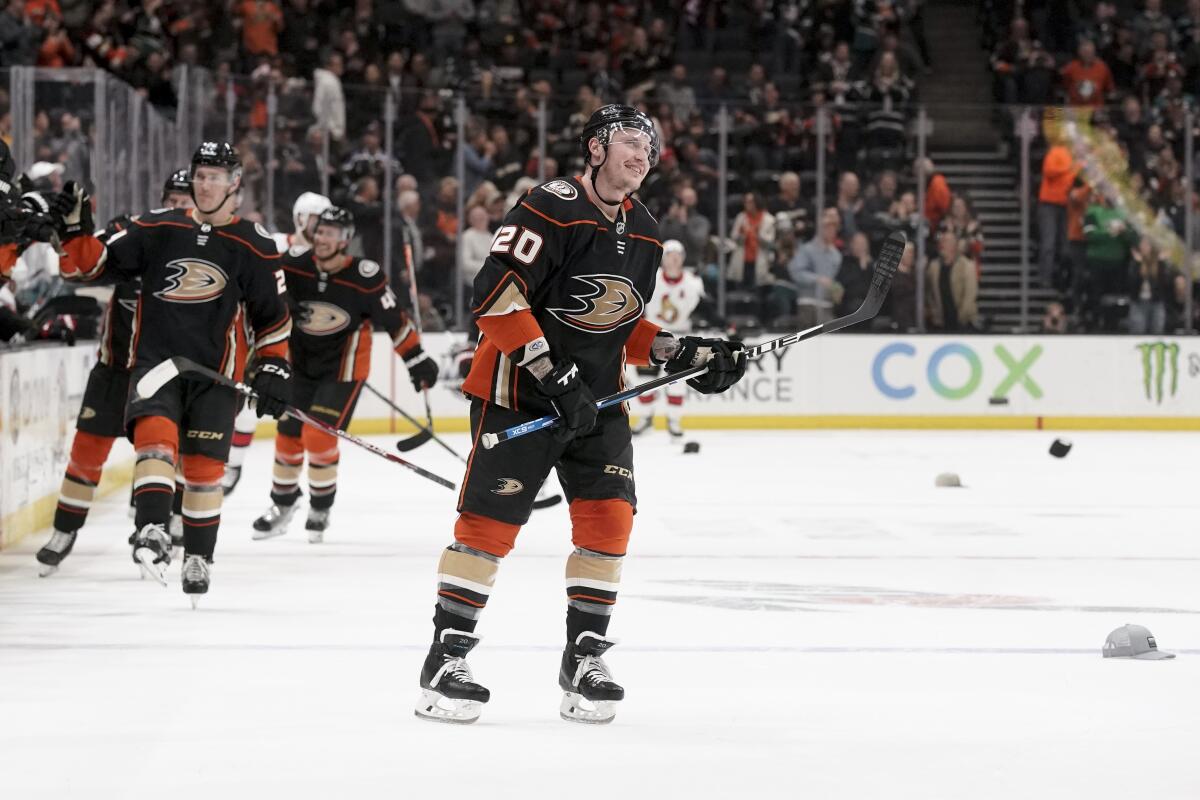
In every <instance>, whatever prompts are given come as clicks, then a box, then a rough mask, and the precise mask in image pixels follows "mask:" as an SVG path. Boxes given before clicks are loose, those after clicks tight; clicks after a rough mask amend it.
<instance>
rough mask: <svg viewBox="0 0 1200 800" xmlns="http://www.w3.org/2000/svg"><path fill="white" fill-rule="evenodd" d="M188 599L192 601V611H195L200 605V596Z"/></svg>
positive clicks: (192, 596) (191, 596)
mask: <svg viewBox="0 0 1200 800" xmlns="http://www.w3.org/2000/svg"><path fill="white" fill-rule="evenodd" d="M188 599H189V600H191V601H192V611H195V610H196V609H197V608H198V607H199V605H200V595H198V594H191V595H188Z"/></svg>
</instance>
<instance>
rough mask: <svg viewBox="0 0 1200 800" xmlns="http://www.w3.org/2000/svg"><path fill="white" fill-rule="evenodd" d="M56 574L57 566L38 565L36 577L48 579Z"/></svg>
mask: <svg viewBox="0 0 1200 800" xmlns="http://www.w3.org/2000/svg"><path fill="white" fill-rule="evenodd" d="M56 572H58V564H39V565H38V577H39V578H49V577H50V576H51V575H53V574H54V573H56Z"/></svg>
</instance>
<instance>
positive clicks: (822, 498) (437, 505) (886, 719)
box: [0, 431, 1200, 800]
mask: <svg viewBox="0 0 1200 800" xmlns="http://www.w3.org/2000/svg"><path fill="white" fill-rule="evenodd" d="M689 438H692V439H694V440H696V441H699V442H700V443H701V444H702V451H701V453H700V454H699V455H682V454H680V452H679V450H678V449H677V448H675V447H673V446H671V445H670V444H669V443H668V442H667V441H666V436H665V434H663V433H661V432H659V433H657V434H654V435H652V436H651V437H650V439H649V440H643V441H639V443H638V446H637V453H636V467H635V472H636V477H637V481H638V494H639V496H640V505H639V513H638V516H637V519H636V522H635V530H634V536H633V541H632V543H631V548H630V555H629V558H628V559H626V564H625V570H624V578H623V583H622V591H621V594H620V599H619V601H618V606H617V612H616V616H615V617H614V622H613V625H612V628H611V630H610V633H611V634H612V635H614V636H615V637H617V638H619V639H620V640H621V644H620V645H619V646H617V647H616V648H614V649H613V650H612V652H611V654H610V656H609V657H608V662H609V664H610V665H611V666H612V668H613V670H614V672H615V675H616V677H617V679H618V680H619V681H620V682H621V683H623V684H624V685H625V686H626V689H627V699H626V701H625V702H624V703H622V704H621V706H620V711H619V713H618V716H617V719H616V721H615V722H614V723H613V724H612V725H610V726H606V727H604V726H597V727H592V726H584V725H572V724H570V723H567V722H563V721H561V720H560V719H559V718H558V700H559V697H560V692H559V690H558V687H557V684H556V673H557V668H558V659H559V655H560V652H561V648H562V639H563V616H564V608H565V595H564V591H563V580H562V574H563V564H564V560H565V557H566V555H567V553H568V552H569V549H570V544H569V526H568V519H567V513H566V507H565V505H560V506H558V507H556V508H554V509H550V510H547V511H541V512H535V515H534V518H533V520H532V521H531V522H530V524H529V525H528V526H527V527H526V528H525V529H524V531H523V532H522V534H521V537H520V539H519V540H518V545H517V550H516V551H515V552H514V553H513V554H512V555H511V556H509V557H508V558H507V559H505V561H504V564H503V565H502V567H501V571H500V576H499V578H498V580H497V583H496V588H495V592H494V594H493V595H492V601H491V603H490V604H489V606H488V609H487V612H486V614H485V616H484V618H483V620H482V622H481V625H480V628H479V630H480V632H481V633H482V634H483V635H484V639H483V642H482V644H481V645H480V646H479V647H478V648H477V649H476V651H475V652H474V653H473V654H472V657H471V665H472V667H473V668H474V671H475V674H476V677H477V678H478V679H479V680H480V681H481V682H482V683H484V684H485V685H487V686H488V687H489V688H491V690H492V697H493V700H492V702H491V703H489V704H488V705H487V706H485V708H484V714H483V718H482V719H481V720H480V722H479V723H478V724H476V725H473V726H451V725H439V724H435V723H429V722H424V721H420V720H418V719H416V718H415V717H414V716H413V714H412V707H413V704H414V702H415V700H416V698H417V693H418V692H417V672H418V670H419V667H420V663H421V660H422V658H423V656H424V653H425V652H426V650H427V648H428V641H429V638H430V631H431V625H430V617H431V615H432V609H433V601H434V588H435V577H434V574H435V567H436V565H437V560H438V556H439V553H440V551H441V549H442V548H443V547H444V546H445V545H446V544H448V543H449V542H450V540H451V539H450V537H451V526H452V523H453V519H454V510H453V503H454V496H453V494H452V493H450V492H448V491H445V490H444V489H441V488H439V487H437V486H436V485H433V484H427V483H425V482H423V481H422V480H420V479H419V478H416V477H415V476H412V475H410V474H409V473H407V472H406V471H405V470H403V469H400V468H398V467H395V466H393V465H390V464H387V463H386V462H384V461H382V460H380V459H378V458H376V457H374V456H372V455H371V454H369V453H367V452H365V451H362V450H358V449H356V448H354V447H352V446H347V447H344V448H343V457H342V472H341V475H342V480H341V487H340V490H339V495H338V502H337V506H336V507H335V510H334V517H333V527H332V528H331V530H330V531H329V533H328V534H327V537H326V543H324V544H321V545H310V544H308V543H307V541H306V539H305V536H304V531H303V519H302V513H303V512H301V515H298V517H297V520H296V521H294V522H293V530H292V532H291V533H290V534H289V535H288V536H286V537H284V538H282V539H276V540H272V541H266V542H253V541H251V540H250V536H249V533H250V522H251V521H252V520H253V518H254V517H255V516H257V514H259V513H260V512H261V511H262V510H263V509H264V508H265V506H266V504H267V502H268V498H267V491H268V484H269V473H270V463H271V450H270V443H269V442H266V441H259V442H256V443H255V445H254V447H253V449H252V450H251V452H250V454H249V457H248V459H247V465H246V473H245V476H244V478H243V480H242V483H241V485H240V486H239V487H238V490H237V492H236V493H235V494H234V495H233V496H232V497H231V498H229V501H228V503H227V506H226V510H225V514H224V521H223V525H222V528H221V538H220V541H219V544H218V550H217V559H216V563H215V565H214V573H213V587H212V591H211V593H210V594H209V595H208V596H207V597H206V598H205V599H204V600H203V601H202V603H201V606H200V608H199V610H197V611H193V610H191V608H190V605H189V603H188V601H187V600H186V599H185V597H184V596H183V594H182V593H181V592H180V590H179V586H178V581H179V575H178V560H177V561H176V563H175V564H174V565H173V566H172V569H171V573H170V587H169V588H167V589H163V588H161V587H159V586H158V585H156V584H152V583H150V582H143V581H139V580H138V579H137V570H136V569H135V568H134V567H133V565H132V564H131V563H130V560H129V549H128V546H127V545H126V544H125V540H126V537H127V536H128V534H129V532H130V530H131V528H132V523H131V522H130V521H129V520H128V519H127V517H126V515H125V507H124V500H125V498H124V497H122V496H119V495H113V496H110V497H108V498H107V499H106V500H105V501H103V502H102V503H100V504H99V505H98V506H97V507H96V509H95V510H94V511H93V516H92V520H91V522H90V523H89V525H88V527H87V528H85V529H84V531H83V533H82V534H81V536H80V539H79V542H78V544H77V546H76V548H75V552H74V554H73V555H72V556H71V557H70V558H69V559H68V561H67V562H66V563H65V565H64V567H63V569H62V570H61V571H60V572H59V573H58V574H57V575H55V576H53V577H50V578H46V579H39V578H38V577H37V569H36V566H37V565H36V563H35V562H34V559H33V553H34V551H35V550H36V548H37V547H38V546H40V545H41V544H42V543H43V542H44V540H45V538H46V537H45V536H44V535H39V536H35V537H31V538H30V539H27V540H26V541H25V542H23V543H22V544H21V545H20V546H19V547H17V548H14V549H13V550H12V551H10V552H4V553H0V795H2V796H4V797H6V798H9V797H11V798H14V799H15V798H65V797H82V798H87V800H94V798H151V797H155V798H161V797H167V798H172V800H177V799H182V798H215V799H216V800H234V799H236V798H264V797H287V798H289V799H292V798H323V799H324V798H341V797H348V798H376V797H379V798H384V797H386V798H402V797H429V796H433V795H432V794H430V793H433V792H436V793H437V796H439V797H459V796H464V797H489V798H491V797H502V798H509V797H514V798H515V797H524V798H529V797H553V798H563V797H567V798H569V797H576V796H589V797H615V798H620V797H626V798H628V797H639V798H640V797H654V798H663V797H684V798H740V797H749V796H770V797H788V798H793V797H794V798H910V797H911V798H926V799H927V798H1087V799H1088V800H1096V799H1097V798H1110V797H1111V798H1117V797H1130V796H1136V797H1141V798H1155V799H1156V800H1167V799H1168V798H1170V799H1174V798H1196V797H1200V759H1198V758H1197V752H1198V748H1200V669H1198V668H1197V667H1198V666H1200V534H1198V533H1197V521H1196V509H1197V507H1198V506H1200V489H1198V486H1200V482H1198V481H1197V467H1196V464H1197V461H1198V459H1197V455H1198V454H1200V437H1198V436H1196V435H1191V434H1182V433H1170V434H1166V433H1164V434H1117V433H1080V434H1076V435H1074V436H1073V439H1074V444H1075V446H1074V450H1073V451H1072V452H1071V453H1070V455H1069V456H1067V458H1065V459H1062V460H1059V459H1054V458H1051V457H1050V456H1049V455H1048V454H1047V448H1048V446H1049V444H1050V442H1051V441H1052V440H1053V438H1054V435H1053V434H1050V433H1012V432H987V433H983V432H882V431H881V432H843V431H834V432H704V431H702V432H697V433H695V434H694V435H692V436H690V437H689ZM394 439H395V437H379V438H378V441H379V442H380V443H381V444H383V445H384V446H386V447H389V448H390V447H391V444H392V442H393V441H394ZM447 439H448V440H449V441H450V442H451V443H452V444H453V445H454V446H456V447H460V448H461V449H462V450H463V451H464V452H465V451H466V449H467V440H466V437H465V436H464V435H458V436H448V437H447ZM412 458H413V459H414V460H415V461H418V462H419V463H421V464H422V465H423V466H427V467H428V468H430V469H433V470H435V471H440V472H442V473H443V474H445V475H446V476H448V477H452V478H453V479H454V480H458V479H459V478H460V477H461V466H460V465H459V464H458V462H456V461H454V460H453V459H452V458H451V457H450V456H449V455H448V454H446V453H445V452H444V451H441V450H440V449H439V448H437V446H436V445H433V444H429V445H426V446H425V447H422V448H421V449H419V450H417V451H415V452H414V453H413V454H412ZM946 471H953V472H956V473H958V474H959V475H960V476H961V478H962V481H963V483H964V484H965V488H961V489H945V488H940V489H939V488H934V477H935V476H936V475H937V474H938V473H940V472H946ZM551 480H552V481H554V479H553V478H552V479H551ZM555 483H556V482H555ZM1128 622H1135V623H1139V624H1142V625H1145V626H1147V627H1149V628H1150V630H1151V631H1152V632H1153V633H1154V634H1155V635H1156V637H1157V639H1158V642H1159V646H1160V648H1162V649H1164V650H1169V651H1173V652H1175V653H1178V655H1179V657H1178V658H1176V659H1174V660H1172V661H1158V662H1145V661H1129V660H1106V659H1102V658H1101V656H1100V647H1101V645H1102V644H1103V642H1104V638H1105V636H1106V635H1107V633H1108V632H1109V631H1110V630H1112V629H1113V628H1116V627H1118V626H1120V625H1122V624H1124V623H1128ZM766 793H769V794H766Z"/></svg>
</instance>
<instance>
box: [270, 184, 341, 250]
mask: <svg viewBox="0 0 1200 800" xmlns="http://www.w3.org/2000/svg"><path fill="white" fill-rule="evenodd" d="M332 207H333V203H332V202H331V201H330V200H329V198H328V197H326V196H325V195H323V194H317V193H316V192H305V193H304V194H302V195H300V196H299V197H297V198H296V202H295V203H293V204H292V224H293V225H294V226H295V230H293V231H292V232H291V233H276V234H273V235H272V237H271V238H272V239H274V240H275V245H276V246H277V247H278V248H279V252H281V253H287V252H290V251H292V250H296V251H297V252H304V251H305V250H309V249H311V248H312V234H313V231H315V230H316V228H317V217H319V216H321V212H323V211H324V210H325V209H327V208H332Z"/></svg>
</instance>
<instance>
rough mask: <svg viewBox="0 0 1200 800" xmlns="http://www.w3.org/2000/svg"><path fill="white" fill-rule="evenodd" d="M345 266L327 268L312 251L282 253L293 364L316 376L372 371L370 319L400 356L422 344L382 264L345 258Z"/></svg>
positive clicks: (354, 376)
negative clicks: (292, 320) (291, 316)
mask: <svg viewBox="0 0 1200 800" xmlns="http://www.w3.org/2000/svg"><path fill="white" fill-rule="evenodd" d="M338 263H340V264H341V265H342V266H341V267H340V268H339V269H337V270H335V271H332V272H327V271H325V270H323V269H322V268H321V266H320V265H319V264H318V263H317V258H316V255H315V253H314V251H312V250H304V251H301V252H298V253H296V252H289V253H288V254H287V255H285V256H284V257H283V271H284V275H285V276H286V278H287V289H288V302H290V303H291V304H292V307H293V308H294V309H298V310H297V311H296V314H295V326H294V327H293V329H292V341H291V351H292V366H293V368H294V369H295V370H296V372H297V373H299V374H301V375H304V376H305V377H308V378H311V379H313V380H326V381H329V380H332V381H360V380H366V378H367V375H368V374H369V373H370V371H371V323H372V322H377V323H379V325H380V326H382V327H383V328H384V330H386V331H387V332H388V333H389V334H391V337H392V345H393V346H394V347H395V350H396V352H397V353H398V354H399V355H400V357H401V358H404V359H408V358H410V357H412V356H413V355H415V354H416V353H417V352H418V351H419V350H420V347H421V338H420V336H418V335H417V329H416V327H415V326H414V325H413V324H412V321H411V320H410V319H409V316H408V314H406V313H404V311H402V310H401V309H400V308H398V307H397V305H396V295H395V294H394V293H393V292H392V290H391V288H390V287H389V286H388V280H387V275H385V274H384V272H383V270H382V269H380V268H379V264H377V263H376V262H374V261H371V260H369V259H365V258H352V257H351V256H342V257H340V258H339V259H338Z"/></svg>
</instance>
